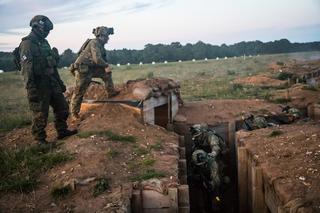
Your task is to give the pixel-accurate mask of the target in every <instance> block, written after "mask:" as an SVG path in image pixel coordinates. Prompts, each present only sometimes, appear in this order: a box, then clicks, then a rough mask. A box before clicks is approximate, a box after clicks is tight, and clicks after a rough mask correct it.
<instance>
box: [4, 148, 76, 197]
mask: <svg viewBox="0 0 320 213" xmlns="http://www.w3.org/2000/svg"><path fill="white" fill-rule="evenodd" d="M70 159H72V156H70V155H69V154H68V153H66V152H49V153H43V152H42V150H41V149H40V148H39V147H38V146H31V147H25V148H20V149H16V150H11V149H4V148H0V174H1V179H0V191H4V192H7V191H21V192H27V191H31V190H32V189H33V188H34V187H36V185H37V183H38V177H39V175H40V174H41V173H43V172H45V171H46V170H48V169H50V168H52V167H54V166H56V165H58V164H61V163H63V162H66V161H68V160H70Z"/></svg>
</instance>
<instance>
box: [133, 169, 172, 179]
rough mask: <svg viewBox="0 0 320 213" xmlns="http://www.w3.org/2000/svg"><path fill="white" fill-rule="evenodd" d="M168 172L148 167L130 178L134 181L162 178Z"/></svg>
mask: <svg viewBox="0 0 320 213" xmlns="http://www.w3.org/2000/svg"><path fill="white" fill-rule="evenodd" d="M165 176H166V174H165V173H163V172H161V171H156V170H154V169H148V170H145V171H143V172H142V173H141V174H138V175H135V176H133V177H131V178H130V179H131V180H133V181H142V180H148V179H151V178H162V177H165Z"/></svg>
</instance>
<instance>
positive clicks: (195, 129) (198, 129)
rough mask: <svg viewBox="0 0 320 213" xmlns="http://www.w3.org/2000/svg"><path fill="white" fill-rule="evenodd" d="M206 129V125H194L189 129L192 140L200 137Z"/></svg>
mask: <svg viewBox="0 0 320 213" xmlns="http://www.w3.org/2000/svg"><path fill="white" fill-rule="evenodd" d="M207 129H208V125H206V124H194V125H193V126H192V127H190V133H191V135H192V138H193V139H194V138H196V137H198V136H200V135H201V134H202V133H203V132H204V131H205V130H207Z"/></svg>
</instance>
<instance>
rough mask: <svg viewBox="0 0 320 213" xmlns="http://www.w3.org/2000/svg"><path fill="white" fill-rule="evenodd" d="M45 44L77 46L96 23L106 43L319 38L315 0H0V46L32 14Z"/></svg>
mask: <svg viewBox="0 0 320 213" xmlns="http://www.w3.org/2000/svg"><path fill="white" fill-rule="evenodd" d="M36 14H42V15H46V16H48V17H49V18H50V19H51V20H52V22H53V23H54V29H53V31H52V32H51V33H50V35H49V36H48V40H49V42H50V44H51V46H56V47H58V49H59V50H60V52H62V51H63V50H65V49H67V48H71V49H72V50H74V51H77V50H78V49H79V48H80V46H81V44H82V43H83V42H84V41H85V40H86V38H90V37H91V38H92V37H93V35H92V34H91V32H92V29H93V28H94V27H96V26H102V25H104V26H112V27H114V28H115V35H113V36H111V39H110V41H109V44H108V45H107V46H106V48H107V49H122V48H128V49H142V48H143V47H144V45H145V44H148V43H151V44H157V43H163V44H170V43H171V42H175V41H179V42H181V43H182V44H186V43H196V42H197V41H199V40H201V41H203V42H205V43H211V44H215V45H221V44H222V43H226V44H233V43H236V42H240V41H252V40H261V41H273V40H278V39H281V38H288V39H289V40H290V41H291V42H309V41H320V0H50V1H49V0H38V1H37V0H0V51H12V49H14V47H16V46H17V45H18V44H19V42H20V39H21V37H23V36H25V35H27V34H28V32H29V31H30V28H29V21H30V19H31V18H32V17H33V16H34V15H36Z"/></svg>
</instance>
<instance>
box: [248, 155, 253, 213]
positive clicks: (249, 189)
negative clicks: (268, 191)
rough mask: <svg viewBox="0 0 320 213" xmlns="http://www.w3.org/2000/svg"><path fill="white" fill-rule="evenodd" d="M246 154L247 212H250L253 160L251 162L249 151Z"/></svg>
mask: <svg viewBox="0 0 320 213" xmlns="http://www.w3.org/2000/svg"><path fill="white" fill-rule="evenodd" d="M247 154H248V168H247V172H248V174H247V180H248V182H247V183H248V185H247V193H248V211H247V212H248V213H251V212H252V211H251V210H252V209H251V206H252V166H253V162H252V156H251V155H250V153H249V152H247Z"/></svg>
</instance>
